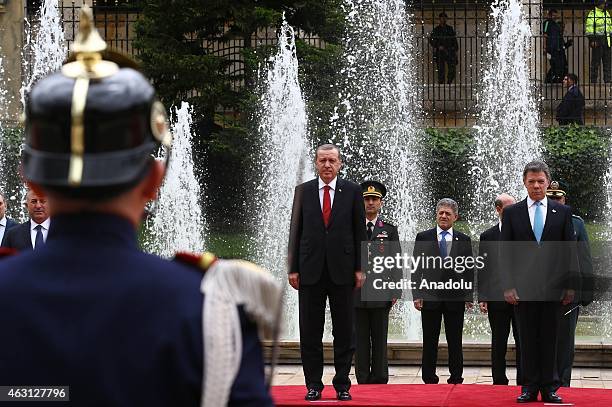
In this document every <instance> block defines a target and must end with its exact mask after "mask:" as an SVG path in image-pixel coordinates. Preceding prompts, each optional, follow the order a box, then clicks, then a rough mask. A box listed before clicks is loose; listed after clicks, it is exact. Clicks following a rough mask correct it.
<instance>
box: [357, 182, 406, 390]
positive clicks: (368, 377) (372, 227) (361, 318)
mask: <svg viewBox="0 0 612 407" xmlns="http://www.w3.org/2000/svg"><path fill="white" fill-rule="evenodd" d="M361 188H362V190H363V201H364V205H365V213H366V218H365V228H366V233H367V236H368V245H367V248H368V250H367V251H366V252H362V253H367V254H366V255H367V256H368V260H371V257H372V256H395V254H396V253H399V252H400V248H399V235H398V232H397V227H396V226H394V225H392V224H391V223H389V222H387V221H385V220H384V219H382V218H381V217H380V215H379V212H380V209H381V207H382V205H383V198H384V197H385V196H386V195H387V188H385V186H384V185H383V184H382V183H380V182H378V181H365V182H362V183H361ZM369 271H371V270H369V268H368V272H369ZM379 277H382V279H384V280H385V281H389V280H399V279H400V278H401V270H397V269H392V270H385V273H381V274H380V275H376V274H373V273H371V272H370V273H368V275H367V277H366V283H365V285H364V286H363V287H362V288H361V290H357V291H356V298H355V332H356V350H355V376H356V377H357V383H359V384H386V383H387V382H388V381H389V366H388V361H387V333H388V329H389V311H390V310H391V307H392V305H393V304H395V302H396V301H397V299H398V298H399V297H400V295H401V291H398V290H390V289H382V290H375V289H374V287H373V285H372V284H373V282H374V279H375V278H379Z"/></svg>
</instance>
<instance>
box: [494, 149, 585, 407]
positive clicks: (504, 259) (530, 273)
mask: <svg viewBox="0 0 612 407" xmlns="http://www.w3.org/2000/svg"><path fill="white" fill-rule="evenodd" d="M523 184H524V185H525V188H526V189H527V198H525V199H524V200H522V201H520V202H518V203H516V204H514V205H511V206H508V207H506V208H505V209H504V213H503V216H502V230H501V239H500V240H501V242H502V244H501V247H500V255H501V262H500V264H501V267H502V268H503V269H502V272H501V273H500V274H501V277H502V287H503V289H504V298H505V300H506V302H508V303H510V304H512V305H515V306H516V308H515V312H516V315H517V322H518V332H519V342H520V345H521V374H522V381H523V386H522V390H521V394H520V395H519V396H518V398H517V402H518V403H529V402H535V401H537V399H538V393H540V394H541V396H542V401H543V402H545V403H562V402H563V401H562V399H561V397H559V396H558V395H557V393H556V389H557V381H558V374H557V369H556V358H557V351H556V348H557V347H556V344H557V333H558V326H559V312H560V309H561V305H562V304H563V305H567V304H569V303H571V302H572V301H573V299H574V295H575V287H576V284H575V283H576V281H575V273H574V269H573V267H574V266H573V265H572V257H571V251H572V248H573V247H574V244H573V242H574V241H575V239H576V238H575V235H574V227H573V225H572V220H571V219H572V217H571V211H570V208H568V207H567V206H565V205H561V204H559V203H557V202H555V201H552V200H550V199H547V197H546V189H547V188H548V186H549V184H550V171H549V169H548V166H547V165H546V163H544V162H542V161H531V162H529V163H528V164H527V165H525V168H524V170H523Z"/></svg>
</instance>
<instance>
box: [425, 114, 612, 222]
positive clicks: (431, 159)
mask: <svg viewBox="0 0 612 407" xmlns="http://www.w3.org/2000/svg"><path fill="white" fill-rule="evenodd" d="M426 134H427V137H426V145H425V148H424V155H425V157H426V159H425V162H426V164H425V165H426V168H427V171H426V173H427V174H428V178H427V180H426V181H427V190H428V191H431V195H432V196H431V199H432V205H433V204H435V202H436V201H437V200H438V199H440V198H442V197H445V196H450V197H453V198H455V199H456V200H457V202H458V203H459V207H460V208H467V207H469V205H470V202H469V199H468V192H469V191H468V188H470V183H469V177H470V175H469V169H470V160H469V156H470V155H471V149H472V147H473V134H472V133H471V129H438V128H429V129H427V130H426ZM542 144H543V146H544V160H545V161H546V163H547V164H548V166H549V167H550V171H551V176H552V178H553V180H558V181H561V182H563V183H565V184H566V185H567V186H568V187H567V190H566V192H567V194H568V197H567V203H568V205H570V206H572V208H573V210H574V213H575V214H577V215H580V216H582V217H583V218H585V219H589V220H599V219H602V218H603V217H604V216H605V213H604V210H605V202H606V191H605V175H606V171H607V169H608V168H609V165H610V157H609V152H610V133H609V130H607V129H602V128H597V127H581V126H576V125H572V126H562V127H547V128H545V129H543V132H542ZM440 174H444V176H440Z"/></svg>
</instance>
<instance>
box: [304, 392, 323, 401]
mask: <svg viewBox="0 0 612 407" xmlns="http://www.w3.org/2000/svg"><path fill="white" fill-rule="evenodd" d="M320 398H321V392H320V391H319V390H315V389H308V393H306V397H304V400H306V401H315V400H319V399H320Z"/></svg>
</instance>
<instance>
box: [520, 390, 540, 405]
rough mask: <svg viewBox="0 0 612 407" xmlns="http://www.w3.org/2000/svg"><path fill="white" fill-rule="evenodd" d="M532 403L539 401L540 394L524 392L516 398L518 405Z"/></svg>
mask: <svg viewBox="0 0 612 407" xmlns="http://www.w3.org/2000/svg"><path fill="white" fill-rule="evenodd" d="M532 401H538V393H530V392H528V391H524V392H522V393H521V395H520V396H518V397H517V398H516V402H517V403H531V402H532Z"/></svg>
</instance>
